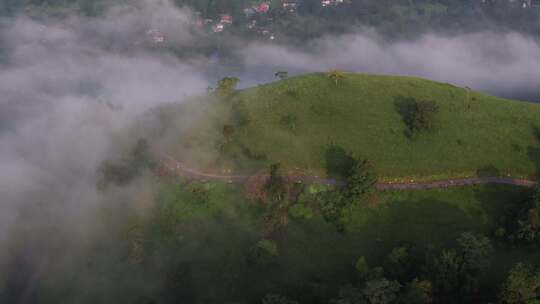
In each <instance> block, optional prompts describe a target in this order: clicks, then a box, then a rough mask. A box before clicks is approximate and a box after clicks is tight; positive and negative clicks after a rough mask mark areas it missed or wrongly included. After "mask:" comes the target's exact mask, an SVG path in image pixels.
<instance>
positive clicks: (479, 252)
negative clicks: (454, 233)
mask: <svg viewBox="0 0 540 304" xmlns="http://www.w3.org/2000/svg"><path fill="white" fill-rule="evenodd" d="M457 242H458V244H459V246H460V251H461V254H462V256H463V262H464V263H465V264H464V267H465V268H466V269H467V270H469V271H480V270H482V269H483V268H486V267H487V266H489V263H490V255H491V253H492V251H493V247H492V246H491V241H490V240H489V239H488V238H487V237H485V236H483V235H474V234H472V233H470V232H464V233H462V234H461V235H460V236H459V237H458V239H457Z"/></svg>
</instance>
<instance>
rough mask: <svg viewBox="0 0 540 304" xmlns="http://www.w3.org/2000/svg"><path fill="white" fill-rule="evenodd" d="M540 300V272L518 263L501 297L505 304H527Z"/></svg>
mask: <svg viewBox="0 0 540 304" xmlns="http://www.w3.org/2000/svg"><path fill="white" fill-rule="evenodd" d="M534 300H540V271H539V270H536V271H535V270H534V269H533V267H532V266H531V265H529V264H523V263H518V264H517V265H516V266H514V267H513V268H512V269H511V270H510V273H509V274H508V277H507V279H506V282H505V283H504V285H503V288H502V292H501V295H500V302H501V303H504V304H526V303H533V301H534Z"/></svg>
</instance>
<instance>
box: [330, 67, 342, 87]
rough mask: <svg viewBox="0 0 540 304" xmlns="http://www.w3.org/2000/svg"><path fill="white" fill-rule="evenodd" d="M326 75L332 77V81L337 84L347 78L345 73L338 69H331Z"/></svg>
mask: <svg viewBox="0 0 540 304" xmlns="http://www.w3.org/2000/svg"><path fill="white" fill-rule="evenodd" d="M326 76H328V78H330V79H332V81H334V83H335V84H336V86H337V85H338V83H339V82H340V81H341V80H342V79H344V78H345V73H343V72H341V71H338V70H335V69H333V70H329V71H328V72H326Z"/></svg>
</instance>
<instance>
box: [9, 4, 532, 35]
mask: <svg viewBox="0 0 540 304" xmlns="http://www.w3.org/2000/svg"><path fill="white" fill-rule="evenodd" d="M292 1H293V0H287V1H279V0H273V1H269V4H270V11H269V12H268V13H267V14H265V16H264V18H260V19H264V20H259V21H261V22H262V23H261V22H259V23H258V24H265V22H266V23H268V25H269V26H271V27H272V28H273V32H275V33H277V34H279V35H280V37H285V36H286V37H289V38H295V39H300V40H304V39H310V38H315V37H318V36H321V35H323V34H330V33H343V32H347V31H350V30H351V29H354V28H355V27H356V26H369V27H374V28H377V29H378V30H379V31H380V32H381V33H384V34H385V35H386V36H388V37H390V38H392V37H410V36H413V35H418V34H422V33H426V32H449V33H461V32H473V31H479V30H497V31H518V32H522V33H527V34H532V35H540V22H539V20H540V19H539V18H538V17H539V16H540V7H539V6H537V4H536V2H535V1H534V0H533V1H532V2H530V3H532V4H533V6H532V7H527V8H524V3H525V5H528V4H529V2H528V1H521V0H514V1H510V0H497V1H496V0H491V1H490V0H487V1H482V0H473V1H470V0H467V1H465V0H354V1H351V0H347V1H344V2H342V3H340V4H336V5H329V6H323V5H322V4H321V0H301V1H294V2H297V3H298V5H297V7H296V9H295V10H294V11H293V12H291V11H290V10H288V9H285V8H284V6H283V3H284V2H292ZM124 2H130V1H129V0H125V1H124ZM118 3H121V2H119V1H110V0H24V1H16V0H0V15H14V14H17V13H19V12H21V11H26V12H27V13H28V12H30V13H32V12H34V13H40V14H43V13H45V14H55V13H58V10H59V9H60V8H70V11H71V12H78V13H80V14H82V15H86V16H95V15H99V14H100V13H101V12H103V11H104V8H105V7H106V6H107V5H109V4H118ZM174 3H175V4H177V5H178V6H179V7H183V6H187V7H190V8H192V9H193V10H194V11H195V12H198V13H199V14H200V15H201V17H202V18H209V19H213V20H216V19H217V18H218V17H219V16H220V15H222V14H230V15H232V16H233V17H234V23H233V27H232V30H233V31H236V32H238V33H244V34H245V33H246V32H247V31H246V30H245V28H246V24H247V22H248V20H247V19H248V17H246V15H245V13H244V9H245V8H247V7H250V6H252V5H254V4H257V3H258V2H257V1H248V0H219V1H218V0H174ZM250 18H253V16H252V17H250ZM268 20H270V21H268Z"/></svg>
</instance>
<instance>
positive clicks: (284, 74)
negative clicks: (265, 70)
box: [274, 71, 289, 80]
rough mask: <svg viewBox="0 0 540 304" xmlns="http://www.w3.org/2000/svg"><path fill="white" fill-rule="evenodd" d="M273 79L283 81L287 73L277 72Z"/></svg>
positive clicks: (287, 75)
mask: <svg viewBox="0 0 540 304" xmlns="http://www.w3.org/2000/svg"><path fill="white" fill-rule="evenodd" d="M274 77H276V78H279V79H281V80H283V79H285V78H287V77H289V72H287V71H277V72H276V73H275V74H274Z"/></svg>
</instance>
